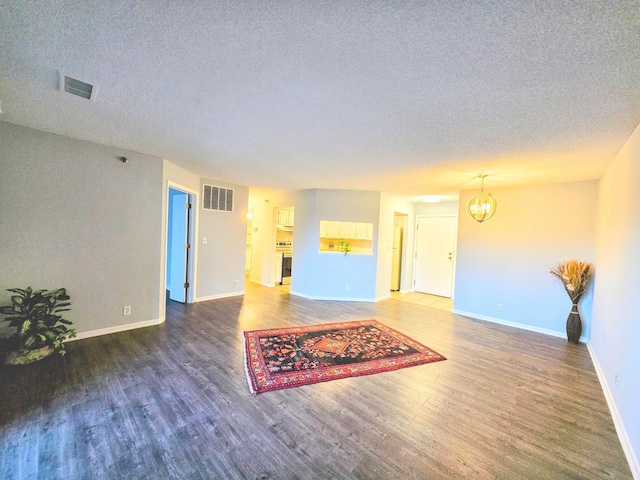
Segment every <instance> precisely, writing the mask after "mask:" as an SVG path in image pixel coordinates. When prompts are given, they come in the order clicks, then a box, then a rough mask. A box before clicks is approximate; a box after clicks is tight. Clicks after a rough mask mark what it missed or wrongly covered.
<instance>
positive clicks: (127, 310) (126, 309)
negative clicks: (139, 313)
mask: <svg viewBox="0 0 640 480" xmlns="http://www.w3.org/2000/svg"><path fill="white" fill-rule="evenodd" d="M122 315H123V316H125V317H126V316H128V315H131V305H127V306H126V307H122Z"/></svg>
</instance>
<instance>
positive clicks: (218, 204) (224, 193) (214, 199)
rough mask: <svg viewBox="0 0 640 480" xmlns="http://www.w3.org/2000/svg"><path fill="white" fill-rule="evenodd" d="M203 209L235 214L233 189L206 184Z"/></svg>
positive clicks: (203, 194)
mask: <svg viewBox="0 0 640 480" xmlns="http://www.w3.org/2000/svg"><path fill="white" fill-rule="evenodd" d="M202 209H203V210H217V211H219V212H233V189H232V188H225V187H216V186H215V185H206V184H205V185H204V188H203V191H202Z"/></svg>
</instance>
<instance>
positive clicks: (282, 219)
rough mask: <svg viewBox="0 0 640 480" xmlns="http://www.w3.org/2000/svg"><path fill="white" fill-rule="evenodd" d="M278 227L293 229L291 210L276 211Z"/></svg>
mask: <svg viewBox="0 0 640 480" xmlns="http://www.w3.org/2000/svg"><path fill="white" fill-rule="evenodd" d="M278 225H286V226H287V227H293V210H284V209H279V210H278Z"/></svg>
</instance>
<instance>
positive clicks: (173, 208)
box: [167, 188, 191, 303]
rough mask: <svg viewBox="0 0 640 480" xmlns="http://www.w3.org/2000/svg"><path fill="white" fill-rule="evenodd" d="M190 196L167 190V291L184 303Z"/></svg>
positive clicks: (187, 263) (172, 298)
mask: <svg viewBox="0 0 640 480" xmlns="http://www.w3.org/2000/svg"><path fill="white" fill-rule="evenodd" d="M190 197H191V196H190V195H189V194H188V193H185V192H182V191H180V190H177V189H174V188H169V207H168V215H169V219H168V224H167V227H168V232H167V237H168V238H167V290H168V291H169V298H170V299H171V300H175V301H176V302H181V303H185V302H186V300H187V289H188V288H189V280H188V279H189V250H190V248H191V245H190V241H189V221H190V218H189V217H190V215H189V210H190V209H191V198H190Z"/></svg>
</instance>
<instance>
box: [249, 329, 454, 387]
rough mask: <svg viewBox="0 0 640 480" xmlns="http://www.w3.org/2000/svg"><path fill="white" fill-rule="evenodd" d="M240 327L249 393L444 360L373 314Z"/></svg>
mask: <svg viewBox="0 0 640 480" xmlns="http://www.w3.org/2000/svg"><path fill="white" fill-rule="evenodd" d="M243 333H244V337H243V338H244V362H245V369H246V372H247V382H248V383H249V389H250V390H251V393H252V394H254V395H255V394H258V393H262V392H268V391H271V390H281V389H284V388H291V387H298V386H300V385H309V384H311V383H318V382H328V381H329V380H337V379H339V378H347V377H357V376H361V375H371V374H374V373H381V372H389V371H391V370H398V369H400V368H406V367H415V366H416V365H424V364H425V363H431V362H439V361H440V360H446V358H445V357H443V356H442V355H440V354H439V353H437V352H434V351H433V350H431V349H430V348H428V347H425V346H424V345H422V344H421V343H418V342H416V341H415V340H412V339H411V338H409V337H407V336H406V335H403V334H402V333H400V332H397V331H395V330H394V329H392V328H389V327H387V326H385V325H383V324H381V323H379V322H377V321H376V320H363V321H357V322H341V323H327V324H323V325H311V326H306V327H288V328H271V329H268V330H253V331H250V332H243Z"/></svg>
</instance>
